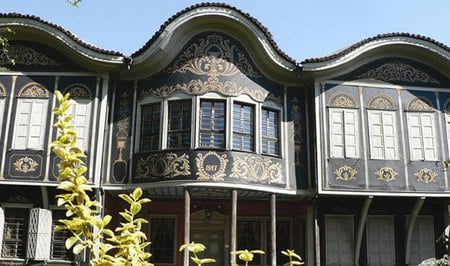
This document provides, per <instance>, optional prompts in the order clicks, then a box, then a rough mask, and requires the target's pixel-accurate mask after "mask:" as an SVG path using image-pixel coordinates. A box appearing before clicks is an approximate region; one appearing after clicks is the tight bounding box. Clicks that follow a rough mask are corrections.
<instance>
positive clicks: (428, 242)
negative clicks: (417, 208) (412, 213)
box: [409, 216, 435, 265]
mask: <svg viewBox="0 0 450 266" xmlns="http://www.w3.org/2000/svg"><path fill="white" fill-rule="evenodd" d="M433 228H434V222H433V217H432V216H417V218H416V222H415V224H414V229H413V233H412V237H411V243H410V245H411V249H410V253H409V254H410V255H409V264H410V265H418V264H420V262H422V261H423V260H425V259H428V258H434V257H435V253H434V248H435V242H434V230H433Z"/></svg>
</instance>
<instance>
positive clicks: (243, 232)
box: [237, 221, 263, 265]
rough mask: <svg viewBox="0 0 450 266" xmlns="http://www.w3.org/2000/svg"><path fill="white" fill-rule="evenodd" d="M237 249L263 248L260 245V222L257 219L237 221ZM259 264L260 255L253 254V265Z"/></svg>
mask: <svg viewBox="0 0 450 266" xmlns="http://www.w3.org/2000/svg"><path fill="white" fill-rule="evenodd" d="M237 231H238V235H237V250H244V249H247V250H255V249H263V248H262V246H261V224H260V222H259V221H238V228H237ZM254 264H256V265H260V264H261V255H255V257H254V259H253V265H254Z"/></svg>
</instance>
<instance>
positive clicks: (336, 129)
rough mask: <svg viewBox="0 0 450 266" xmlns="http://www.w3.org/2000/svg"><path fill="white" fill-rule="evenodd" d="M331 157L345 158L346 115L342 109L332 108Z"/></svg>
mask: <svg viewBox="0 0 450 266" xmlns="http://www.w3.org/2000/svg"><path fill="white" fill-rule="evenodd" d="M329 111H330V142H331V157H335V158H344V149H345V148H344V117H343V112H342V110H337V109H332V108H330V110H329Z"/></svg>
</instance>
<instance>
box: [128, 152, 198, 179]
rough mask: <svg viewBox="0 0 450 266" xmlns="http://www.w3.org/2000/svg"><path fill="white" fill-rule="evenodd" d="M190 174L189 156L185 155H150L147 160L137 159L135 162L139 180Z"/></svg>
mask: <svg viewBox="0 0 450 266" xmlns="http://www.w3.org/2000/svg"><path fill="white" fill-rule="evenodd" d="M190 174H191V172H190V164H189V155H187V154H181V155H177V154H175V153H164V154H152V155H150V156H148V157H147V158H139V160H138V162H137V175H138V177H139V178H151V179H156V178H158V177H164V178H173V177H175V176H187V175H190Z"/></svg>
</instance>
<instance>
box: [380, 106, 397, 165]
mask: <svg viewBox="0 0 450 266" xmlns="http://www.w3.org/2000/svg"><path fill="white" fill-rule="evenodd" d="M382 117H383V144H384V159H386V160H390V159H397V158H398V144H397V143H398V142H397V129H396V120H395V112H392V111H383V112H382Z"/></svg>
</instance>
